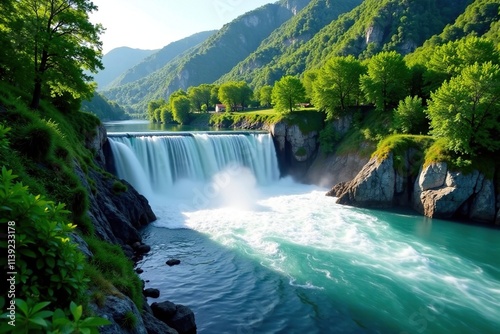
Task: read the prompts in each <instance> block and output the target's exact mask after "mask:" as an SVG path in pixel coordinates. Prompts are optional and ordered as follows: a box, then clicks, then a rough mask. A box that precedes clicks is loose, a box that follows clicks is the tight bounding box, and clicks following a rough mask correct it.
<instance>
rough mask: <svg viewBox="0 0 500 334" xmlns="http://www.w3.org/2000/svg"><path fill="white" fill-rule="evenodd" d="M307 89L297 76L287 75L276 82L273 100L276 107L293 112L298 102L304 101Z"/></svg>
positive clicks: (282, 110) (281, 110)
mask: <svg viewBox="0 0 500 334" xmlns="http://www.w3.org/2000/svg"><path fill="white" fill-rule="evenodd" d="M305 96H306V90H305V88H304V85H303V84H302V82H300V80H299V79H298V78H296V77H292V76H285V77H283V78H281V80H279V81H277V82H276V83H275V84H274V87H273V92H272V100H273V104H274V109H276V110H278V111H280V112H292V111H293V110H294V109H295V108H297V104H298V103H301V102H304V98H305Z"/></svg>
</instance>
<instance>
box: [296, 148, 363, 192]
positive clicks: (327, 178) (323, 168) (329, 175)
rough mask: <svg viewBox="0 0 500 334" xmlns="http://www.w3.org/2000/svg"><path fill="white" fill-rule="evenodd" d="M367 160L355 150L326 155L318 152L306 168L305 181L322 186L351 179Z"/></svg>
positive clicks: (329, 185)
mask: <svg viewBox="0 0 500 334" xmlns="http://www.w3.org/2000/svg"><path fill="white" fill-rule="evenodd" d="M369 160H370V159H369V157H364V156H361V155H360V154H359V153H356V152H352V153H347V154H341V155H337V154H335V155H328V156H327V155H324V154H322V153H320V154H318V156H317V157H316V159H314V162H313V163H312V165H311V167H310V168H309V169H308V171H307V174H306V176H305V181H306V182H308V183H313V184H316V185H319V186H322V187H331V186H332V185H335V184H338V183H342V182H347V181H351V180H352V179H354V178H355V177H356V175H357V174H358V173H359V171H361V169H363V167H364V166H365V165H366V164H367V163H368V161H369Z"/></svg>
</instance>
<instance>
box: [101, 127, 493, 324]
mask: <svg viewBox="0 0 500 334" xmlns="http://www.w3.org/2000/svg"><path fill="white" fill-rule="evenodd" d="M110 131H111V130H110ZM127 131H130V130H127ZM141 131H142V130H141ZM214 137H217V138H214ZM179 138H180V139H179ZM112 141H113V143H112V146H113V152H114V156H115V160H116V164H117V169H118V173H119V176H120V177H122V178H125V179H127V180H128V181H129V182H131V183H132V184H134V185H135V186H136V187H137V188H138V189H139V190H140V191H141V192H143V193H144V194H145V195H146V196H147V197H148V199H149V200H150V202H151V205H152V207H153V209H154V211H155V213H156V214H157V216H158V218H159V219H158V221H156V222H155V223H153V224H152V226H149V227H148V228H146V229H145V231H144V241H145V242H146V243H148V244H150V245H151V246H152V252H151V253H150V254H149V255H148V256H146V257H145V258H144V259H143V260H142V261H141V262H140V263H139V266H140V267H141V268H142V269H144V273H143V274H141V277H142V278H143V279H144V280H149V281H150V282H148V283H147V284H146V286H147V287H153V288H158V289H160V290H161V293H162V294H161V296H160V298H159V299H156V300H154V299H150V300H149V302H153V301H162V300H171V301H173V302H175V303H178V304H184V305H187V306H189V307H191V308H192V309H193V311H194V312H195V315H196V321H197V324H198V326H199V327H198V329H199V333H498V332H499V329H500V256H499V255H500V230H498V229H491V228H485V227H480V226H472V225H465V224H460V223H454V222H448V221H441V220H430V219H427V218H424V217H420V216H416V215H413V214H411V213H390V212H383V211H373V210H364V209H356V208H350V207H346V206H339V205H336V204H334V201H333V199H332V198H328V197H325V196H324V193H325V191H326V190H325V189H322V188H318V187H315V186H309V185H301V184H297V183H294V182H293V181H291V180H289V179H279V177H278V172H277V163H276V158H275V154H274V148H273V146H272V141H271V138H270V137H269V135H265V134H264V135H263V134H252V135H235V136H231V135H217V136H212V135H210V134H203V135H201V134H193V136H188V137H176V138H171V137H169V136H164V137H138V138H127V137H122V138H113V139H112ZM169 258H178V259H180V260H181V261H182V262H181V264H180V265H179V266H174V267H168V266H166V265H165V261H166V260H167V259H169Z"/></svg>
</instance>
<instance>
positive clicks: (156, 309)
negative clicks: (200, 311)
mask: <svg viewBox="0 0 500 334" xmlns="http://www.w3.org/2000/svg"><path fill="white" fill-rule="evenodd" d="M151 309H152V310H153V314H154V315H155V317H157V318H158V319H160V320H161V321H163V322H164V323H166V324H167V325H168V326H169V327H172V328H173V329H175V330H176V331H177V332H179V334H195V333H196V323H195V319H194V313H193V311H191V309H190V308H189V307H186V306H184V305H175V304H174V303H172V302H169V301H165V302H161V303H153V304H152V305H151Z"/></svg>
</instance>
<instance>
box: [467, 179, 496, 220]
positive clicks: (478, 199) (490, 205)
mask: <svg viewBox="0 0 500 334" xmlns="http://www.w3.org/2000/svg"><path fill="white" fill-rule="evenodd" d="M469 217H470V219H472V220H474V221H478V222H484V223H489V222H492V221H495V185H494V184H493V181H492V180H488V179H485V180H484V181H483V182H482V187H481V189H479V192H478V193H477V195H476V196H475V197H474V199H473V201H472V204H471V207H470V214H469Z"/></svg>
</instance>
